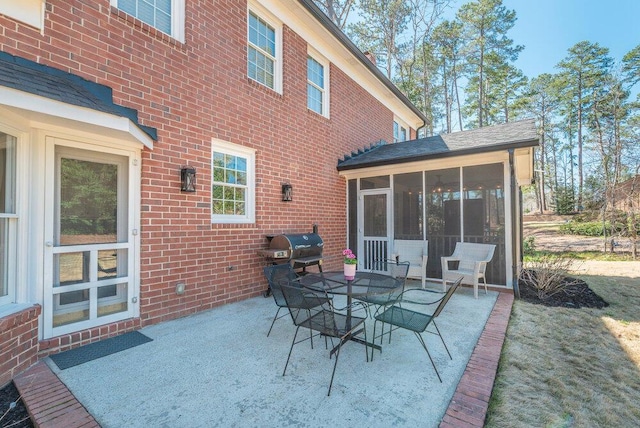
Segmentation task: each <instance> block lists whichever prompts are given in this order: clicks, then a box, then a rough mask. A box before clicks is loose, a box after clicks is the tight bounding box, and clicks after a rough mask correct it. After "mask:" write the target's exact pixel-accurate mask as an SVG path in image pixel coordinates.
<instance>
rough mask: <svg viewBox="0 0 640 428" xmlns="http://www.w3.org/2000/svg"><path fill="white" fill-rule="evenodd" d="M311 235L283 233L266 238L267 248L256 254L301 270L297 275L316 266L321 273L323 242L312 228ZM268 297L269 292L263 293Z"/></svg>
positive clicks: (269, 260) (272, 261)
mask: <svg viewBox="0 0 640 428" xmlns="http://www.w3.org/2000/svg"><path fill="white" fill-rule="evenodd" d="M313 229H314V231H313V232H311V233H283V234H281V235H270V236H267V239H268V240H269V248H268V249H266V250H259V251H258V254H260V255H261V256H263V257H265V258H266V259H267V261H268V262H270V263H273V264H282V263H290V264H291V266H292V267H293V269H302V270H301V271H298V272H297V273H298V275H304V274H306V273H307V267H308V266H315V265H317V266H318V269H319V270H320V272H322V249H323V247H324V241H323V240H322V238H321V237H320V235H318V233H317V228H316V226H314V228H313ZM265 295H269V290H267V292H266V293H265Z"/></svg>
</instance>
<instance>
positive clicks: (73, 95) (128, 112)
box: [0, 52, 158, 141]
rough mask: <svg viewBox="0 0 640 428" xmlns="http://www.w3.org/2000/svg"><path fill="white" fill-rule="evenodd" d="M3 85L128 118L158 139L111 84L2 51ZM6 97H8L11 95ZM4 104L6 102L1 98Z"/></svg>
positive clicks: (153, 131)
mask: <svg viewBox="0 0 640 428" xmlns="http://www.w3.org/2000/svg"><path fill="white" fill-rule="evenodd" d="M1 87H5V88H10V89H14V90H17V91H22V92H26V93H29V94H32V95H36V96H39V97H44V98H47V99H49V100H53V101H58V102H62V103H65V104H70V105H73V106H76V107H81V108H88V109H91V110H94V111H97V112H100V113H106V114H108V115H112V116H117V117H121V118H125V119H128V120H130V121H131V122H132V124H133V125H134V126H135V127H136V128H138V129H139V130H140V131H142V133H144V134H146V138H148V139H150V140H154V141H155V140H157V139H158V136H157V130H156V129H155V128H151V127H149V126H144V125H142V124H140V123H139V122H138V112H137V110H135V109H132V108H128V107H124V106H121V105H118V104H115V103H114V102H113V93H112V89H111V88H110V87H108V86H105V85H100V84H98V83H95V82H91V81H89V80H86V79H84V78H82V77H80V76H77V75H75V74H71V73H67V72H65V71H62V70H59V69H56V68H53V67H50V66H47V65H44V64H38V63H36V62H33V61H31V60H28V59H25V58H21V57H18V56H14V55H11V54H8V53H6V52H0V88H1ZM6 98H7V99H9V97H6ZM1 104H7V103H5V102H3V101H1V100H0V105H1ZM9 104H10V103H9ZM19 107H23V106H19ZM54 114H56V113H55V112H54ZM59 114H63V113H59Z"/></svg>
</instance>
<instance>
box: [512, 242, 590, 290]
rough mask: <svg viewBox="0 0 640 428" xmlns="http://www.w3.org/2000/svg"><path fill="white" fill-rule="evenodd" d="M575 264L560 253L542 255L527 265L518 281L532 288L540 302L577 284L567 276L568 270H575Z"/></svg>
mask: <svg viewBox="0 0 640 428" xmlns="http://www.w3.org/2000/svg"><path fill="white" fill-rule="evenodd" d="M575 263H576V262H575V260H574V259H572V258H569V257H566V256H563V255H562V254H560V253H544V254H541V255H539V256H538V257H537V258H536V259H535V260H533V261H530V262H529V263H527V267H526V269H522V270H521V271H520V278H519V279H520V281H522V282H525V283H527V284H528V285H530V286H531V287H533V288H534V289H535V290H536V292H537V294H538V298H539V299H540V300H545V299H548V298H549V297H551V296H553V295H554V294H556V293H559V292H561V291H563V290H564V289H565V288H566V287H568V286H570V285H574V284H577V283H578V282H579V281H578V280H577V279H573V278H570V277H568V276H567V274H568V272H569V268H576V265H575Z"/></svg>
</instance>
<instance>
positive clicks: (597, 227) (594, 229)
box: [560, 221, 623, 236]
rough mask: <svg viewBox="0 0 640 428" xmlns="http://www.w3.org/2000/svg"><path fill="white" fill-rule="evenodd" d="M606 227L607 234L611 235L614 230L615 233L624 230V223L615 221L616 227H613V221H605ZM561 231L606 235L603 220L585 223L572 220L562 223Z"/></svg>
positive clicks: (575, 233)
mask: <svg viewBox="0 0 640 428" xmlns="http://www.w3.org/2000/svg"><path fill="white" fill-rule="evenodd" d="M604 228H606V231H607V235H610V234H611V233H612V231H613V232H614V233H618V232H620V231H622V230H623V227H622V224H619V223H615V227H613V228H612V225H611V222H609V221H607V222H605V224H604ZM560 232H562V233H568V234H570V235H582V236H603V235H604V229H603V225H602V222H601V221H587V222H583V223H580V222H576V221H570V222H568V223H564V224H562V225H560Z"/></svg>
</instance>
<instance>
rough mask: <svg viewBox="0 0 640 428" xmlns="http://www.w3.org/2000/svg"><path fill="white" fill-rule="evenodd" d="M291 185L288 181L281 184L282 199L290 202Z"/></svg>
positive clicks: (291, 197) (291, 198) (291, 196)
mask: <svg viewBox="0 0 640 428" xmlns="http://www.w3.org/2000/svg"><path fill="white" fill-rule="evenodd" d="M292 193H293V187H292V186H291V184H289V183H285V184H283V185H282V201H283V202H291V201H292V200H293V195H292Z"/></svg>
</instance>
